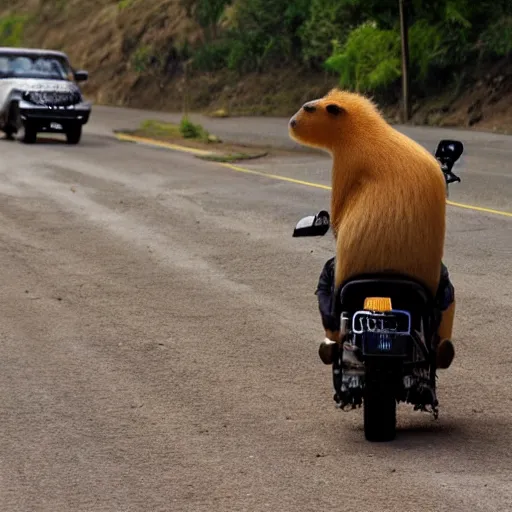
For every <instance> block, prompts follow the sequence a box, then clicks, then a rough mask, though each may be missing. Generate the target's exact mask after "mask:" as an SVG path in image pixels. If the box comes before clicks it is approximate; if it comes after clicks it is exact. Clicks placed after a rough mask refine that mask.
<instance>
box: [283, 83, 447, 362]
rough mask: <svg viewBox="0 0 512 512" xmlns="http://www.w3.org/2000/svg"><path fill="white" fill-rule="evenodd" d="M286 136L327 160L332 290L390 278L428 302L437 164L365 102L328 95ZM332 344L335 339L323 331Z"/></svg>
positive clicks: (441, 224)
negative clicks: (413, 285)
mask: <svg viewBox="0 0 512 512" xmlns="http://www.w3.org/2000/svg"><path fill="white" fill-rule="evenodd" d="M289 131H290V136H291V137H292V138H293V139H294V140H296V141H297V142H300V143H302V144H304V145H307V146H312V147H317V148H321V149H323V150H326V151H328V152H329V153H330V154H331V155H332V158H333V166H332V195H331V221H332V228H333V232H334V235H335V237H336V258H335V260H336V266H335V285H336V287H337V286H339V285H340V283H342V282H343V281H345V280H346V279H348V278H350V277H352V276H354V275H356V274H360V273H368V272H383V271H394V272H399V273H402V274H406V275H410V276H411V277H413V278H416V279H417V280H419V281H421V282H423V283H424V284H425V285H426V287H427V288H428V289H429V290H430V292H431V293H432V294H433V295H435V294H436V292H437V288H438V284H439V281H440V270H441V258H442V256H443V247H444V238H445V210H446V190H445V179H444V176H443V173H442V171H441V169H440V166H439V163H438V162H437V160H436V159H435V158H434V156H432V155H431V154H430V153H429V152H428V151H427V150H426V149H424V148H423V147H422V146H420V145H419V144H417V143H416V142H414V141H413V140H412V139H410V138H408V137H407V136H405V135H403V134H402V133H400V132H399V131H397V130H395V129H394V128H393V127H392V126H391V125H389V124H388V123H387V122H386V121H385V120H384V118H383V117H382V116H381V114H380V113H379V111H378V109H377V107H376V106H375V105H374V104H373V102H371V101H370V100H369V99H367V98H365V97H363V96H361V95H359V94H356V93H351V92H346V91H341V90H339V89H334V90H332V91H330V92H329V93H328V94H327V95H325V96H324V97H322V98H320V99H317V100H314V101H310V102H308V103H306V104H304V105H303V106H302V108H301V109H300V110H299V111H298V112H297V113H296V114H295V115H294V116H293V117H292V118H291V120H290V123H289ZM454 307H455V303H454V302H452V304H451V305H450V307H449V308H448V309H447V310H445V311H444V312H443V317H442V322H441V326H440V328H439V331H438V334H439V337H440V343H439V345H438V349H437V350H438V365H439V367H440V368H447V367H448V366H449V365H450V364H451V360H452V359H453V355H454V351H453V345H452V343H451V341H450V338H451V334H452V324H453V316H454ZM326 334H327V336H328V337H330V338H331V339H336V336H337V335H338V333H334V334H333V333H331V332H328V331H327V330H326Z"/></svg>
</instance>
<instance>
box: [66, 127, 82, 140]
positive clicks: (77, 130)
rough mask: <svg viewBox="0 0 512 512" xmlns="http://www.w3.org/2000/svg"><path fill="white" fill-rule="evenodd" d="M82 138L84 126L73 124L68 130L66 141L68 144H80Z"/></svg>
mask: <svg viewBox="0 0 512 512" xmlns="http://www.w3.org/2000/svg"><path fill="white" fill-rule="evenodd" d="M81 138H82V125H81V124H72V125H71V126H69V127H68V129H67V130H66V139H67V142H68V144H78V143H79V142H80V139H81Z"/></svg>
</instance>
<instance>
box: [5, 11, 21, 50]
mask: <svg viewBox="0 0 512 512" xmlns="http://www.w3.org/2000/svg"><path fill="white" fill-rule="evenodd" d="M26 21H27V18H26V17H25V16H16V15H11V16H5V17H2V18H0V45H1V46H20V45H21V43H22V40H23V31H24V28H25V23H26Z"/></svg>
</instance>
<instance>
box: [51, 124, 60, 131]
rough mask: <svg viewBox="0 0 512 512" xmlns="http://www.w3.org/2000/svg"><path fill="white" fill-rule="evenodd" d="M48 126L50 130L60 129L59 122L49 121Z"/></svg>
mask: <svg viewBox="0 0 512 512" xmlns="http://www.w3.org/2000/svg"><path fill="white" fill-rule="evenodd" d="M50 128H51V129H52V130H62V125H61V124H59V123H51V124H50Z"/></svg>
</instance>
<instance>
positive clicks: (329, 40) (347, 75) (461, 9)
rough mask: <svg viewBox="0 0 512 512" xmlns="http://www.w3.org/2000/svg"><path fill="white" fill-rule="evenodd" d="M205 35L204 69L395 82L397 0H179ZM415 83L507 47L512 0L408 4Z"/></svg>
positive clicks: (363, 84) (432, 81)
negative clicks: (301, 69)
mask: <svg viewBox="0 0 512 512" xmlns="http://www.w3.org/2000/svg"><path fill="white" fill-rule="evenodd" d="M182 2H183V3H184V5H186V8H187V12H188V13H189V14H190V15H191V16H192V17H193V18H194V19H195V21H196V22H197V23H198V24H199V25H200V26H201V27H202V29H203V33H204V37H203V38H202V40H201V43H200V44H199V45H196V47H195V48H194V49H193V50H192V62H193V66H194V67H195V69H197V70H200V71H216V70H220V69H224V68H227V69H230V70H232V71H237V72H239V73H246V72H249V71H265V70H266V69H270V68H272V67H275V65H276V64H279V65H281V66H283V65H284V66H286V65H297V64H303V65H306V66H307V67H309V68H310V69H312V70H321V69H326V70H328V71H330V72H333V73H336V74H337V75H338V76H339V78H340V84H341V85H342V86H343V87H348V88H351V89H355V90H361V91H365V92H370V91H371V92H381V91H383V90H386V89H388V88H389V87H390V86H392V85H393V84H397V83H399V80H400V77H401V74H402V70H401V64H400V52H401V46H400V31H399V14H398V0H290V1H289V2H278V1H276V0H234V1H233V2H228V1H227V0H216V1H211V0H182ZM409 4H410V7H409V20H408V21H409V25H410V53H411V67H412V73H411V74H412V76H413V83H412V87H413V90H414V91H416V92H423V93H424V92H426V91H428V89H429V87H431V86H437V87H438V88H439V86H442V84H443V83H444V84H446V83H447V82H448V81H449V80H452V79H453V78H454V76H457V75H458V74H460V73H461V72H462V70H463V67H464V66H465V65H467V64H472V63H475V62H477V63H478V62H482V61H484V60H487V61H492V60H494V59H496V58H499V57H504V56H507V55H509V54H510V53H511V52H512V2H511V1H510V0H495V1H493V2H490V1H485V0H483V1H479V2H471V1H470V0H436V1H428V2H425V1H423V0H411V1H410V2H409Z"/></svg>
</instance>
